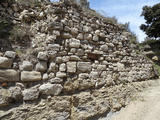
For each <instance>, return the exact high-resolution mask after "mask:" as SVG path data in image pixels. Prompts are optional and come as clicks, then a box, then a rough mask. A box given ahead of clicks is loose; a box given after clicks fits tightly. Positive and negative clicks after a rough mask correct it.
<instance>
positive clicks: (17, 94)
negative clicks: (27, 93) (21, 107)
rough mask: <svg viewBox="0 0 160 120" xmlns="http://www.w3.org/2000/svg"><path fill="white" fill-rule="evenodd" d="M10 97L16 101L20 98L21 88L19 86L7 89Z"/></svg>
mask: <svg viewBox="0 0 160 120" xmlns="http://www.w3.org/2000/svg"><path fill="white" fill-rule="evenodd" d="M9 91H10V93H11V97H12V98H13V99H14V100H16V101H19V100H20V101H21V100H22V89H21V87H11V88H10V89H9Z"/></svg>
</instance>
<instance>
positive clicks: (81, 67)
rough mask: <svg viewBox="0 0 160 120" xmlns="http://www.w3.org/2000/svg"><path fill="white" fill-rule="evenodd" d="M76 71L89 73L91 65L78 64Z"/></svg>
mask: <svg viewBox="0 0 160 120" xmlns="http://www.w3.org/2000/svg"><path fill="white" fill-rule="evenodd" d="M77 69H78V70H79V71H81V72H90V71H91V63H90V62H78V63H77Z"/></svg>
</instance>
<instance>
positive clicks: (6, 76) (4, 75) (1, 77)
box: [0, 69, 19, 82]
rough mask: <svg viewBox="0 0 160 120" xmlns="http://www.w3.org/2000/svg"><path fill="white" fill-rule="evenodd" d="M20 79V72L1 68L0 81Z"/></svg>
mask: <svg viewBox="0 0 160 120" xmlns="http://www.w3.org/2000/svg"><path fill="white" fill-rule="evenodd" d="M15 81H19V72H18V71H15V70H13V69H7V70H0V82H15Z"/></svg>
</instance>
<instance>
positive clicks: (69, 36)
mask: <svg viewBox="0 0 160 120" xmlns="http://www.w3.org/2000/svg"><path fill="white" fill-rule="evenodd" d="M62 37H63V38H65V39H70V38H72V35H71V34H69V33H63V34H62Z"/></svg>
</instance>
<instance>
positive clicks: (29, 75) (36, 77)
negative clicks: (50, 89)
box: [21, 71, 42, 82]
mask: <svg viewBox="0 0 160 120" xmlns="http://www.w3.org/2000/svg"><path fill="white" fill-rule="evenodd" d="M21 80H22V81H23V82H29V81H33V82H34V81H40V80H42V76H41V73H40V72H36V71H22V72H21Z"/></svg>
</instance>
